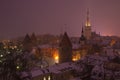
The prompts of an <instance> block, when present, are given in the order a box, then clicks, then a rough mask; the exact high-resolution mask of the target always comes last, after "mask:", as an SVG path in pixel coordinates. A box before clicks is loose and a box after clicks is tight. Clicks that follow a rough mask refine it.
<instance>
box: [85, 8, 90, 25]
mask: <svg viewBox="0 0 120 80" xmlns="http://www.w3.org/2000/svg"><path fill="white" fill-rule="evenodd" d="M89 15H90V14H89V8H88V9H87V17H86V18H87V19H86V22H85V26H86V27H87V26H91V24H90V19H89Z"/></svg>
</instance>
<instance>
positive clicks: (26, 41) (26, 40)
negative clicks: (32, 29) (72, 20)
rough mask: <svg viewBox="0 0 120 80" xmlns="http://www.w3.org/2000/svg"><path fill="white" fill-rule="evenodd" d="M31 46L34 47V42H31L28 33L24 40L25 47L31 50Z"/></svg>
mask: <svg viewBox="0 0 120 80" xmlns="http://www.w3.org/2000/svg"><path fill="white" fill-rule="evenodd" d="M31 47H32V44H31V38H30V36H29V35H28V34H26V36H25V38H24V40H23V49H24V50H25V51H30V50H31Z"/></svg>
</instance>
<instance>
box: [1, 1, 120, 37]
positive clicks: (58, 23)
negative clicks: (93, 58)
mask: <svg viewBox="0 0 120 80" xmlns="http://www.w3.org/2000/svg"><path fill="white" fill-rule="evenodd" d="M87 8H89V10H90V21H91V25H92V31H96V32H97V33H99V32H100V33H101V34H102V35H117V36H120V31H119V30H120V0H0V39H5V38H11V37H12V38H14V37H17V36H24V35H26V33H29V34H32V32H35V33H36V34H46V33H50V34H55V35H59V34H60V33H62V32H64V31H67V32H68V35H69V36H78V37H79V36H80V34H81V28H82V24H84V23H85V19H86V10H87Z"/></svg>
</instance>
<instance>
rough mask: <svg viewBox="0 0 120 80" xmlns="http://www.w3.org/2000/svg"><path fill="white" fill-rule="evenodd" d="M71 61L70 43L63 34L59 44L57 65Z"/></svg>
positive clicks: (65, 34)
mask: <svg viewBox="0 0 120 80" xmlns="http://www.w3.org/2000/svg"><path fill="white" fill-rule="evenodd" d="M71 61H72V43H71V41H70V39H69V37H68V35H67V33H66V32H65V33H64V35H63V37H62V40H61V42H60V44H59V63H63V62H71Z"/></svg>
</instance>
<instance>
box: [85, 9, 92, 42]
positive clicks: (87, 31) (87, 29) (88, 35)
mask: <svg viewBox="0 0 120 80" xmlns="http://www.w3.org/2000/svg"><path fill="white" fill-rule="evenodd" d="M91 33H92V32H91V23H90V19H89V9H87V17H86V22H85V27H84V36H85V37H86V39H87V40H89V39H90V38H91Z"/></svg>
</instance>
